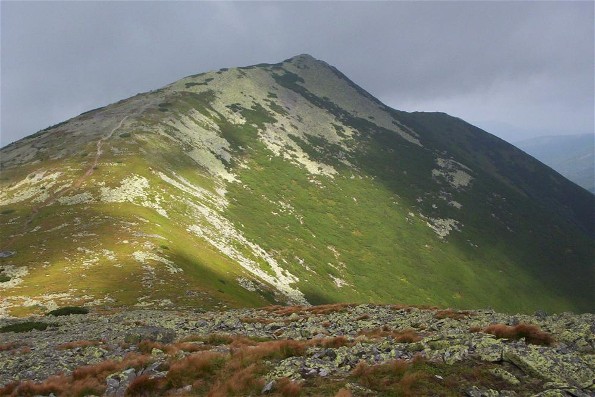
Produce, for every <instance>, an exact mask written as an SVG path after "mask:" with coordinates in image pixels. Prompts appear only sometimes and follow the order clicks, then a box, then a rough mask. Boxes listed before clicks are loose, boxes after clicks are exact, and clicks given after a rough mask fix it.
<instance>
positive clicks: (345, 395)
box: [335, 388, 353, 397]
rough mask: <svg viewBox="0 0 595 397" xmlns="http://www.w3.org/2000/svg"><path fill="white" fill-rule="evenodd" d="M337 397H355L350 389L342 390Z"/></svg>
mask: <svg viewBox="0 0 595 397" xmlns="http://www.w3.org/2000/svg"><path fill="white" fill-rule="evenodd" d="M335 397H353V393H351V391H349V389H345V388H342V389H340V390H339V391H338V392H337V394H335Z"/></svg>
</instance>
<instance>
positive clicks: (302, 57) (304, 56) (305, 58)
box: [287, 54, 320, 62]
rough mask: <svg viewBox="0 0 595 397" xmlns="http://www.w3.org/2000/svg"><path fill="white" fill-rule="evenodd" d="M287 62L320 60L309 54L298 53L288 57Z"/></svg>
mask: <svg viewBox="0 0 595 397" xmlns="http://www.w3.org/2000/svg"><path fill="white" fill-rule="evenodd" d="M287 61H289V62H320V60H318V59H316V58H314V57H313V56H312V55H310V54H299V55H295V56H293V57H291V58H289V59H288V60H287Z"/></svg>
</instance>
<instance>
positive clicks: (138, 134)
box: [0, 55, 595, 315]
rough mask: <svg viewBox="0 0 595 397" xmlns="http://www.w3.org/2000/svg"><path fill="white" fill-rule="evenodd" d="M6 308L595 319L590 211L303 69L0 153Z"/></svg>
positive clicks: (221, 77) (552, 181)
mask: <svg viewBox="0 0 595 397" xmlns="http://www.w3.org/2000/svg"><path fill="white" fill-rule="evenodd" d="M0 161H1V170H2V177H1V180H0V186H1V191H0V242H1V246H0V257H1V258H0V261H1V262H0V296H1V297H2V299H1V300H0V311H1V312H2V314H4V315H24V314H28V313H31V312H36V311H45V310H48V309H52V308H55V307H56V306H64V305H73V304H78V305H82V304H84V305H96V306H105V307H108V306H136V307H194V308H196V307H198V308H204V309H212V308H221V307H239V306H262V305H267V304H272V303H296V304H303V305H305V304H317V303H325V302H375V303H389V302H404V303H410V304H424V305H439V306H453V307H458V308H477V307H487V306H491V307H494V308H497V309H500V310H505V311H532V310H536V309H545V310H548V311H562V310H578V311H589V310H592V309H593V306H592V304H593V302H594V301H595V299H594V296H593V290H592V289H591V287H592V282H593V279H594V278H593V275H594V274H593V263H594V250H593V238H594V236H595V232H594V225H595V214H594V209H595V202H594V200H595V198H594V196H593V195H591V194H590V193H588V192H587V191H585V190H583V189H580V188H579V187H577V186H576V185H574V184H573V183H571V182H569V181H568V180H566V179H564V178H563V177H561V176H560V175H559V174H557V173H555V172H553V171H552V170H550V169H549V168H548V167H546V166H544V165H542V164H541V163H539V162H538V161H536V160H534V159H533V158H531V157H530V156H528V155H526V154H525V153H523V152H522V151H520V150H518V149H516V148H515V147H513V146H512V145H509V144H507V143H506V142H504V141H502V140H500V139H498V138H496V137H494V136H492V135H490V134H488V133H486V132H484V131H482V130H480V129H478V128H476V127H474V126H472V125H470V124H468V123H466V122H464V121H462V120H460V119H457V118H454V117H451V116H448V115H446V114H443V113H421V112H414V113H407V112H401V111H397V110H394V109H391V108H389V107H387V106H385V105H384V104H382V103H381V102H380V101H379V100H377V99H376V98H374V97H373V96H372V95H370V94H369V93H368V92H366V91H365V90H363V89H362V88H360V87H359V86H358V85H356V84H355V83H353V82H352V81H351V80H349V79H348V78H347V77H346V76H345V75H343V74H342V73H341V72H339V71H338V70H337V69H336V68H334V67H332V66H330V65H328V64H326V63H325V62H322V61H319V60H316V59H314V58H313V57H311V56H309V55H299V56H296V57H293V58H290V59H288V60H285V61H284V62H281V63H278V64H259V65H254V66H247V67H239V68H230V69H221V70H218V71H212V72H207V73H202V74H197V75H193V76H189V77H186V78H184V79H181V80H179V81H177V82H175V83H173V84H170V85H168V86H166V87H163V88H161V89H158V90H155V91H151V92H148V93H144V94H139V95H136V96H134V97H132V98H129V99H126V100H122V101H120V102H117V103H115V104H112V105H109V106H106V107H104V108H100V109H95V110H91V111H89V112H85V113H83V114H81V115H79V116H78V117H75V118H73V119H71V120H68V121H65V122H63V123H60V124H58V125H55V126H52V127H49V128H46V129H45V130H43V131H39V132H38V133H36V134H34V135H31V136H29V137H27V138H24V139H22V140H20V141H18V142H15V143H12V144H10V145H8V146H6V147H4V148H2V149H1V151H0Z"/></svg>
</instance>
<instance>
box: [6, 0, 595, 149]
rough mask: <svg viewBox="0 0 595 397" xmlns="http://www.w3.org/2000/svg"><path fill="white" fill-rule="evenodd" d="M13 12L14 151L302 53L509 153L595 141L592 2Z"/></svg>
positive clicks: (95, 5) (206, 5)
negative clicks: (27, 141) (96, 115)
mask: <svg viewBox="0 0 595 397" xmlns="http://www.w3.org/2000/svg"><path fill="white" fill-rule="evenodd" d="M0 7H1V45H2V47H1V129H0V132H1V136H0V139H1V141H0V145H1V146H4V145H6V144H8V143H10V142H12V141H14V140H17V139H20V138H22V137H24V136H26V135H29V134H32V133H34V132H36V131H38V130H40V129H42V128H45V127H47V126H49V125H52V124H55V123H57V122H60V121H63V120H65V119H68V118H70V117H73V116H76V115H78V114H80V113H81V112H84V111H86V110H89V109H92V108H96V107H99V106H103V105H106V104H109V103H112V102H115V101H117V100H120V99H123V98H127V97H129V96H132V95H134V94H136V93H138V92H144V91H148V90H151V89H155V88H159V87H161V86H163V85H165V84H168V83H171V82H173V81H175V80H177V79H179V78H182V77H184V76H187V75H190V74H195V73H199V72H203V71H207V70H213V69H219V68H222V67H231V66H243V65H250V64H255V63H261V62H270V63H275V62H279V61H282V60H283V59H286V58H289V57H291V56H293V55H297V54H301V53H309V54H311V55H312V56H314V57H316V58H318V59H322V60H324V61H326V62H328V63H330V64H332V65H334V66H336V67H337V68H339V69H340V70H341V71H342V72H344V73H345V74H346V75H347V76H348V77H350V78H351V79H352V80H354V81H355V82H356V83H358V84H359V85H360V86H362V87H363V88H365V89H366V90H368V91H369V92H370V93H372V94H373V95H375V96H377V97H378V98H379V99H380V100H382V101H383V102H384V103H386V104H387V105H389V106H391V107H394V108H396V109H400V110H407V111H413V110H419V111H443V112H446V113H449V114H451V115H454V116H457V117H461V118H463V119H464V120H466V121H469V122H471V123H472V124H475V125H478V126H480V127H482V128H484V129H486V130H487V131H488V132H491V133H494V134H495V135H498V136H501V137H503V138H505V139H507V140H510V141H516V140H520V139H523V138H525V137H530V136H538V135H553V134H578V133H592V132H593V128H594V106H595V103H594V89H595V88H594V87H595V83H594V72H593V70H594V67H595V65H594V28H593V18H594V3H593V2H592V1H584V2H571V1H563V2H462V1H461V2H341V3H339V2H332V3H331V2H262V3H254V2H132V1H131V2H10V1H2V2H1V3H0Z"/></svg>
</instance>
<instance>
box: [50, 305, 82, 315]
mask: <svg viewBox="0 0 595 397" xmlns="http://www.w3.org/2000/svg"><path fill="white" fill-rule="evenodd" d="M87 313H89V309H87V308H86V307H80V306H65V307H61V308H59V309H56V310H52V311H51V312H48V313H47V314H46V315H47V316H69V315H71V314H87Z"/></svg>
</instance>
